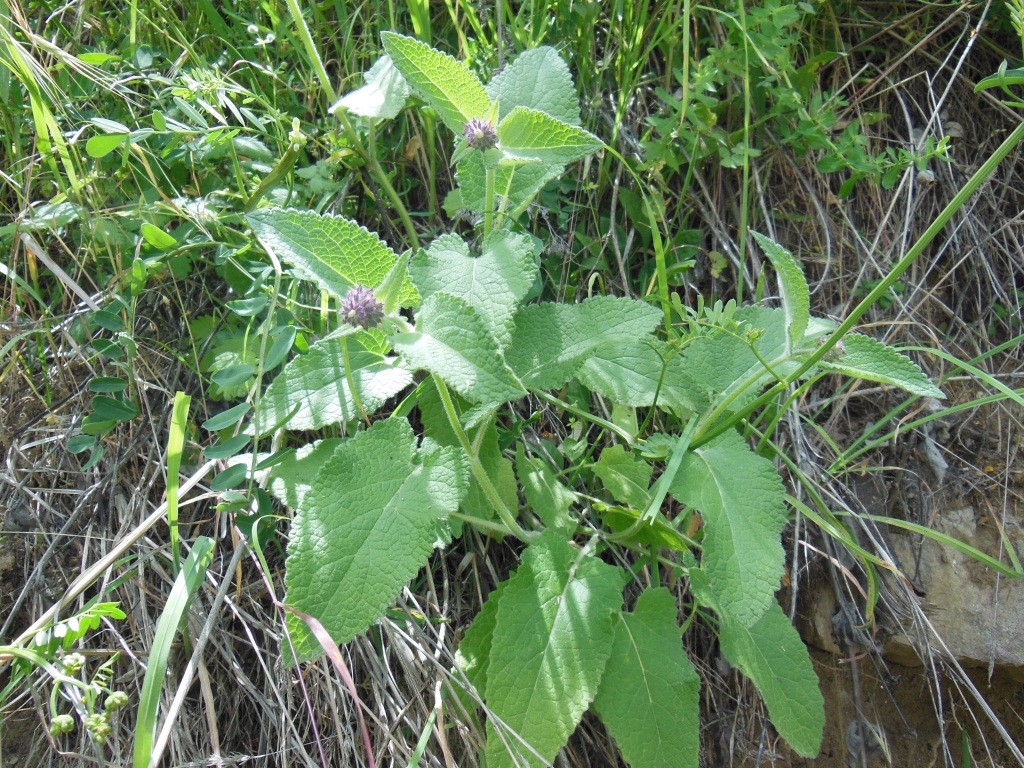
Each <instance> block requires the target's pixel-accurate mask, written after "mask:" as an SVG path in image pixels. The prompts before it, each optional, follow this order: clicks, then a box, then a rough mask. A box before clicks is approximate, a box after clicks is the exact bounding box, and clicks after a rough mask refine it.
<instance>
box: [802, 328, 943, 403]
mask: <svg viewBox="0 0 1024 768" xmlns="http://www.w3.org/2000/svg"><path fill="white" fill-rule="evenodd" d="M841 343H842V348H843V351H842V352H841V353H840V354H839V356H838V357H836V358H834V359H832V360H829V359H827V358H826V359H825V360H822V361H821V362H820V363H819V365H820V366H821V367H822V368H823V369H824V370H826V371H833V372H835V373H843V374H846V375H847V376H853V377H855V378H858V379H867V380H868V381H877V382H879V383H881V384H889V385H891V386H894V387H899V388H900V389H904V390H906V391H907V392H910V393H911V394H914V395H921V396H922V397H934V398H936V399H939V400H944V399H945V398H946V395H945V394H943V392H942V390H941V389H939V388H938V387H936V386H935V385H934V384H933V383H932V381H931V379H929V378H928V377H927V376H926V375H925V373H924V371H922V370H921V369H920V367H918V365H917V363H915V362H914V361H913V360H911V359H910V358H909V357H907V356H906V355H901V354H900V353H899V352H897V351H896V350H895V349H893V348H892V347H889V346H886V345H885V344H883V343H882V342H880V341H875V340H874V339H872V338H870V337H868V336H862V335H861V334H859V333H851V334H849V335H847V336H845V337H844V338H843V340H842V342H841Z"/></svg>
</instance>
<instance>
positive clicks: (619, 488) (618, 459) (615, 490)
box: [594, 445, 653, 510]
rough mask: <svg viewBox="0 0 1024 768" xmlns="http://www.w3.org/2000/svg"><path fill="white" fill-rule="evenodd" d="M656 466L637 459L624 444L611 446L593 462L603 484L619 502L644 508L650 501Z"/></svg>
mask: <svg viewBox="0 0 1024 768" xmlns="http://www.w3.org/2000/svg"><path fill="white" fill-rule="evenodd" d="M652 472H653V468H652V467H651V465H650V464H648V463H647V462H646V461H643V460H642V459H638V458H636V457H635V456H634V455H633V454H632V453H630V452H628V451H627V450H626V449H625V448H623V447H622V446H621V445H612V446H609V447H608V448H605V449H604V450H603V451H601V458H599V459H598V460H597V463H596V464H595V465H594V474H595V475H597V476H598V477H599V478H600V479H601V482H602V483H604V487H605V490H607V491H608V492H609V493H610V494H611V495H612V498H614V499H615V500H616V501H621V502H622V503H623V504H629V505H630V506H631V507H635V508H637V509H640V510H643V509H646V508H647V505H648V504H650V503H651V494H650V491H649V490H648V488H650V486H651V474H652Z"/></svg>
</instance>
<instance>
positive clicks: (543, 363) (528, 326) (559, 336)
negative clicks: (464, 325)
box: [507, 296, 662, 389]
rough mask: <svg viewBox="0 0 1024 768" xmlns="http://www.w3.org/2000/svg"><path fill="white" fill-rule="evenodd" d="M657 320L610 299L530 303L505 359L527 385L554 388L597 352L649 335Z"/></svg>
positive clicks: (654, 313)
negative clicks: (564, 302)
mask: <svg viewBox="0 0 1024 768" xmlns="http://www.w3.org/2000/svg"><path fill="white" fill-rule="evenodd" d="M661 317H662V316H661V313H660V312H659V311H658V310H657V309H656V308H654V307H652V306H650V305H649V304H644V303H643V302H640V301H636V300H634V299H626V298H616V297H612V296H595V297H594V298H592V299H587V300H586V301H583V302H582V303H580V304H553V303H546V304H533V305H531V306H529V307H526V308H524V309H522V310H520V312H519V313H518V314H517V315H516V318H515V331H514V332H513V334H512V343H511V345H510V346H509V349H508V352H507V359H508V362H509V365H510V366H511V367H512V370H514V371H515V372H516V374H517V375H518V376H519V377H520V379H521V380H522V381H523V382H524V383H525V384H526V385H527V386H531V387H544V388H549V389H553V388H556V387H560V386H562V385H563V384H564V383H565V382H566V381H568V380H569V379H570V378H571V377H572V376H573V374H575V373H576V371H577V369H578V368H579V367H580V366H581V365H582V364H583V363H584V362H585V361H586V360H587V358H589V357H590V356H591V355H593V354H595V353H597V351H598V350H600V349H602V348H604V347H609V346H613V345H615V344H619V343H622V342H626V341H630V340H636V339H637V338H641V337H645V336H649V335H650V333H651V332H652V331H653V330H654V328H655V327H656V326H657V325H658V323H659V322H660V321H661Z"/></svg>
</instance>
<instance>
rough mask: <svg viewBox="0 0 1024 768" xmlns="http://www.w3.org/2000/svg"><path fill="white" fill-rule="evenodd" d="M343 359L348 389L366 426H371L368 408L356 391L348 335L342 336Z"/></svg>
mask: <svg viewBox="0 0 1024 768" xmlns="http://www.w3.org/2000/svg"><path fill="white" fill-rule="evenodd" d="M341 359H342V362H343V363H344V364H345V381H347V382H348V391H349V392H351V393H352V400H353V401H354V402H355V404H356V408H358V409H359V412H360V413H361V414H363V421H365V422H366V426H368V427H369V426H370V417H369V416H367V415H366V409H365V408H363V401H362V399H361V398H360V397H359V392H358V391H356V382H355V380H354V379H353V378H352V363H351V362H349V358H348V337H347V336H342V337H341Z"/></svg>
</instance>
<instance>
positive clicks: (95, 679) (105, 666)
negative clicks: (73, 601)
mask: <svg viewBox="0 0 1024 768" xmlns="http://www.w3.org/2000/svg"><path fill="white" fill-rule="evenodd" d="M103 618H112V619H123V618H125V614H124V612H123V611H122V610H121V609H120V608H118V605H117V603H95V604H93V605H90V606H89V607H87V608H85V609H83V610H82V611H80V612H78V613H77V614H75V615H74V616H72V617H70V618H68V619H65V620H64V621H61V622H58V623H56V624H53V625H51V626H49V627H46V628H44V629H42V630H40V631H39V632H36V633H35V635H34V636H33V637H32V638H31V641H30V642H29V643H27V644H26V646H25V647H20V646H0V658H7V657H10V658H13V660H14V661H13V664H12V669H11V676H10V681H9V682H8V684H7V685H6V686H5V687H4V689H3V691H0V705H2V704H3V703H4V702H6V701H7V699H8V698H9V697H10V695H11V694H12V693H13V692H14V691H15V690H17V688H18V687H19V686H20V685H21V684H22V683H23V682H24V681H25V680H26V678H27V677H28V676H29V675H30V674H31V673H32V672H33V671H36V670H39V671H42V672H44V673H46V675H47V676H48V677H49V678H50V680H51V682H52V683H53V688H52V689H51V691H50V706H49V714H50V735H51V736H53V737H54V738H58V737H60V736H61V735H62V734H66V733H71V732H73V731H74V730H75V717H74V716H73V715H70V714H68V713H67V712H66V711H62V707H61V706H60V704H61V702H62V701H63V702H64V703H65V704H67V705H70V707H71V709H72V711H73V712H74V713H75V714H76V715H77V716H78V718H79V719H80V720H81V721H82V724H83V725H84V726H85V728H86V730H87V731H88V733H89V736H90V738H91V739H92V740H93V742H95V743H96V745H97V746H100V747H102V746H103V744H104V743H105V742H106V740H107V738H108V737H109V736H110V734H111V727H110V718H111V716H113V714H114V712H116V711H117V710H118V709H121V708H122V707H124V706H125V705H126V704H127V703H128V695H127V694H126V693H124V692H123V691H118V690H112V689H111V687H110V686H111V681H112V678H113V674H114V670H113V667H114V663H115V662H116V660H117V654H114V655H113V656H111V657H110V658H108V659H107V660H106V661H104V662H103V663H102V664H101V665H100V666H99V667H97V668H96V669H95V670H94V671H93V672H92V674H91V675H90V674H89V670H88V665H87V663H86V659H85V657H84V656H83V655H82V654H80V653H77V652H74V651H72V650H71V649H72V648H73V647H74V645H75V644H76V643H77V642H78V641H79V640H81V639H82V638H84V637H85V636H86V635H87V634H89V633H91V632H95V631H96V629H98V628H99V626H100V621H101V620H102V619H103ZM101 699H102V706H100V704H101Z"/></svg>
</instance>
